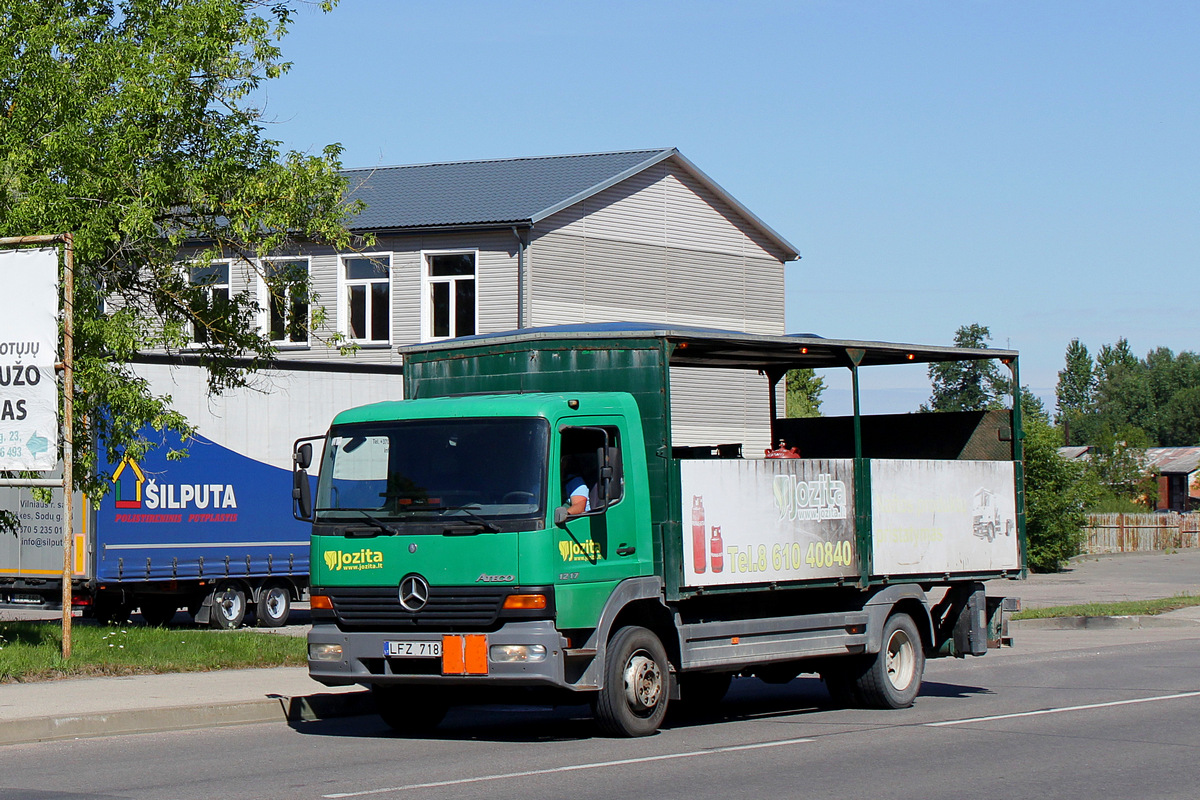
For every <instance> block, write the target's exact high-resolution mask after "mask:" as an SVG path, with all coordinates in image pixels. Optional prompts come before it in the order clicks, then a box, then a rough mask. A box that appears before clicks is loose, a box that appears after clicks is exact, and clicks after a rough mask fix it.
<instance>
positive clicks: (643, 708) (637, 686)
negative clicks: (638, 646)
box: [624, 650, 662, 713]
mask: <svg viewBox="0 0 1200 800" xmlns="http://www.w3.org/2000/svg"><path fill="white" fill-rule="evenodd" d="M624 678H625V699H626V701H628V703H629V707H630V708H631V709H633V710H634V711H636V712H638V713H644V712H648V711H653V710H654V708H655V707H656V706H657V705H658V701H659V699H660V698H661V697H662V670H660V669H659V668H658V664H657V663H656V662H655V661H654V658H653V657H652V656H651V655H650V654H649V653H648V652H646V651H645V650H638V651H637V652H635V653H634V654H633V655H631V656H630V657H629V661H628V663H626V665H625V675H624Z"/></svg>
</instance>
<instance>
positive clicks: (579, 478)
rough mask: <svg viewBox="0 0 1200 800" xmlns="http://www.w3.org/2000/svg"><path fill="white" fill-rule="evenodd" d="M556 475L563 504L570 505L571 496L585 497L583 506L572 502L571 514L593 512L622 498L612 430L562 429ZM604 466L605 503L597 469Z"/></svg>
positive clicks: (616, 437)
mask: <svg viewBox="0 0 1200 800" xmlns="http://www.w3.org/2000/svg"><path fill="white" fill-rule="evenodd" d="M559 452H560V453H561V454H562V460H561V464H560V474H561V476H562V483H563V486H562V489H563V503H564V504H567V505H571V504H572V500H571V497H572V495H574V496H576V497H582V496H585V495H586V498H587V499H586V502H583V501H575V502H574V505H573V507H572V510H571V513H572V514H582V513H586V512H588V511H594V510H596V509H599V508H600V507H601V506H605V505H612V504H613V503H615V502H617V501H618V500H620V499H621V498H622V497H623V496H624V494H625V482H624V471H623V470H622V469H621V448H620V442H619V434H618V432H617V428H616V427H615V426H610V425H605V426H587V427H578V428H566V429H564V430H563V432H562V446H561V448H560V450H559ZM605 463H607V465H608V467H609V468H610V470H611V472H610V474H611V478H610V480H609V481H608V497H607V502H604V501H605V498H604V497H602V496H601V492H602V483H603V482H602V481H601V475H600V470H601V466H602V465H604V464H605Z"/></svg>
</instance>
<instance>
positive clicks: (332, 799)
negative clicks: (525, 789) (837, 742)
mask: <svg viewBox="0 0 1200 800" xmlns="http://www.w3.org/2000/svg"><path fill="white" fill-rule="evenodd" d="M811 741H813V740H812V739H784V740H782V741H778V742H760V743H758V744H739V745H730V746H729V747H714V748H712V749H710V750H695V751H692V752H689V753H667V754H665V755H661V756H645V757H643V758H623V759H621V760H619V761H596V762H593V763H590V764H568V765H567V766H564V767H551V768H549V769H531V770H527V771H525V772H506V773H503V774H499V775H480V776H479V777H476V778H457V779H455V780H448V781H434V782H432V783H410V784H408V785H407V786H389V787H387V788H383V789H365V790H363V791H361V792H339V793H338V794H326V795H322V797H324V798H326V799H327V800H340V798H343V797H365V796H367V795H372V794H386V793H388V792H408V791H412V790H414V789H435V788H438V787H441V786H461V785H462V784H466V783H482V782H484V781H500V780H505V779H510V778H529V777H533V776H536V775H554V774H556V773H560V772H578V771H580V770H585V769H603V768H605V767H623V766H626V765H628V764H646V763H649V762H653V761H669V760H671V759H676V758H695V757H697V756H710V755H714V754H717V753H734V752H738V751H741V750H762V749H764V748H767V747H786V746H788V745H793V744H804V743H806V742H811Z"/></svg>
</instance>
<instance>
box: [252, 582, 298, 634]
mask: <svg viewBox="0 0 1200 800" xmlns="http://www.w3.org/2000/svg"><path fill="white" fill-rule="evenodd" d="M291 613H292V591H291V589H289V588H288V587H287V586H286V585H285V584H282V583H274V582H272V583H268V584H267V585H266V586H263V588H262V591H261V592H259V595H258V604H257V605H255V607H254V621H255V623H257V624H258V627H260V628H279V627H282V626H284V625H286V624H287V621H288V615H289V614H291Z"/></svg>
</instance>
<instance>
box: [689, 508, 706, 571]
mask: <svg viewBox="0 0 1200 800" xmlns="http://www.w3.org/2000/svg"><path fill="white" fill-rule="evenodd" d="M704 533H705V529H704V501H703V500H701V499H700V495H692V566H693V567H694V568H695V570H696V574H697V575H699V574H701V573H702V572H704V569H705V567H706V566H707V561H708V553H707V547H708V542H707V538H708V537H706V536H705V535H704Z"/></svg>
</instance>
